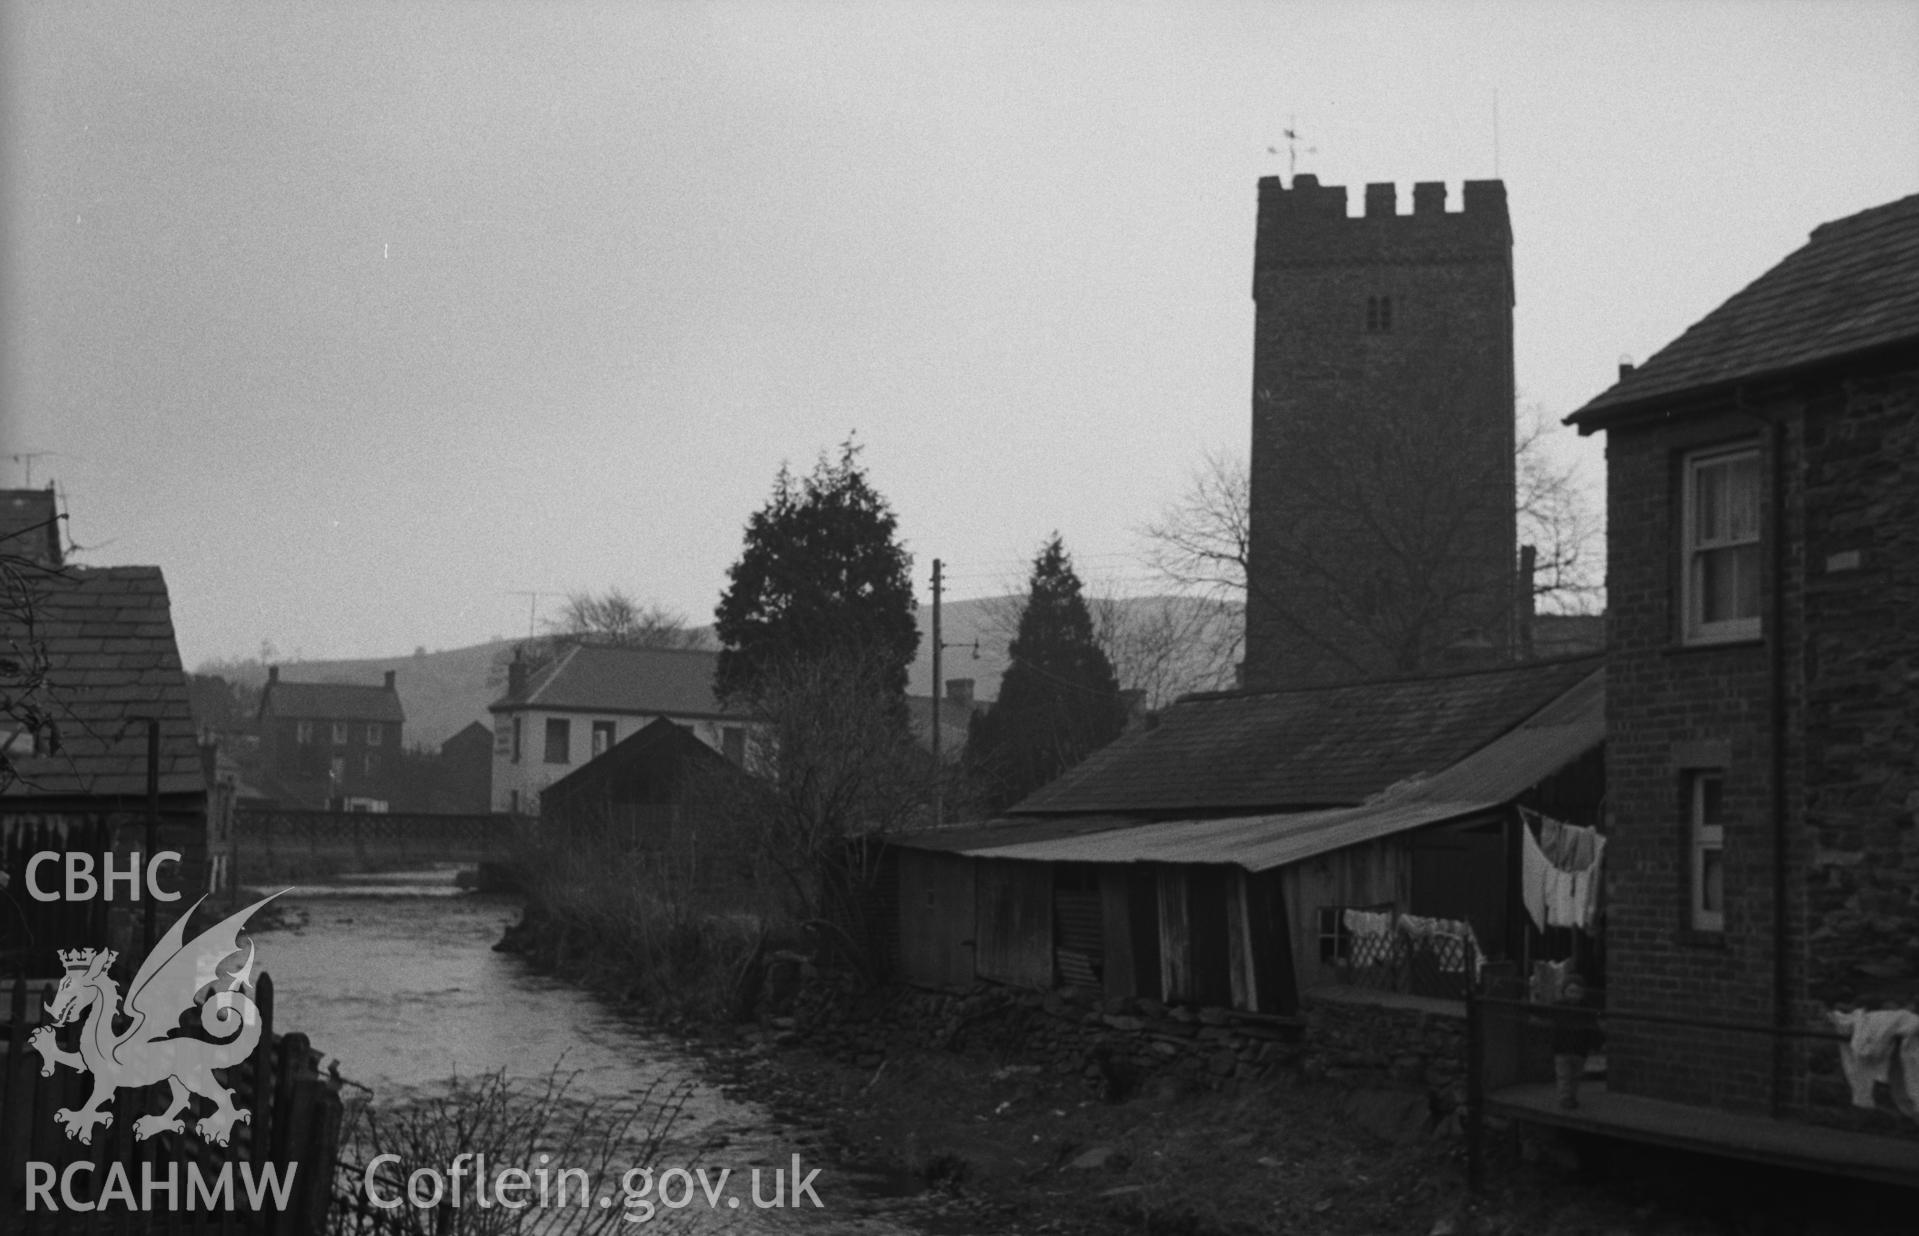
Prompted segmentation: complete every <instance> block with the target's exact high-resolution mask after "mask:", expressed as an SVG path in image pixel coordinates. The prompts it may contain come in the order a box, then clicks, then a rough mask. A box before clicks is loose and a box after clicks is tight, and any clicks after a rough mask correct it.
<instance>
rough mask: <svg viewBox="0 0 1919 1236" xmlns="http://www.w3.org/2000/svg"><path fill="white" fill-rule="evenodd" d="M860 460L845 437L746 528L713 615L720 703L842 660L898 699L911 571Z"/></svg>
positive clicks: (905, 661)
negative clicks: (803, 669)
mask: <svg viewBox="0 0 1919 1236" xmlns="http://www.w3.org/2000/svg"><path fill="white" fill-rule="evenodd" d="M859 449H860V448H859V447H858V446H857V445H855V444H854V442H853V441H852V440H851V439H850V438H849V439H848V440H847V441H846V442H844V443H842V444H841V446H840V453H839V458H838V459H837V460H829V459H828V458H826V456H825V455H822V456H821V457H820V460H819V462H818V463H817V464H816V465H815V466H814V468H813V472H812V474H811V475H810V476H806V477H804V478H796V477H795V476H794V475H793V474H792V472H791V471H790V470H789V469H787V468H785V467H782V468H781V469H780V472H779V476H778V478H777V479H776V480H775V481H774V483H773V496H772V498H771V499H770V500H769V501H768V502H767V504H766V506H764V507H763V508H761V509H760V510H758V511H756V512H754V513H753V516H752V518H751V519H749V520H748V521H747V525H746V543H745V546H744V548H743V549H742V550H741V553H740V559H739V561H738V562H736V563H734V564H733V566H732V567H731V568H730V569H729V571H728V572H727V574H728V577H729V579H730V581H731V582H730V583H729V584H728V585H727V589H726V592H725V594H724V595H723V596H722V597H721V598H720V604H719V608H718V609H717V610H715V611H714V616H715V618H716V619H717V621H716V622H715V624H714V633H715V634H716V635H718V637H719V640H720V644H721V650H720V658H719V668H718V670H717V672H716V677H715V683H714V685H715V688H716V690H717V691H718V693H719V694H720V695H721V696H722V697H732V698H737V699H743V698H746V697H748V696H750V695H751V694H752V693H753V691H754V689H755V686H756V684H757V683H759V682H761V681H763V680H765V679H766V678H767V677H768V676H769V675H774V674H778V673H781V672H783V671H784V670H785V669H787V668H790V667H791V666H793V665H794V664H796V663H799V662H801V661H806V660H811V659H819V658H827V657H844V656H847V655H849V654H851V655H855V656H857V657H859V658H860V659H862V660H870V661H871V662H872V663H874V664H875V665H876V666H877V672H876V674H875V676H874V679H873V680H874V681H875V682H876V683H877V684H878V685H879V688H880V689H881V690H883V691H884V692H886V693H887V694H889V695H890V696H892V697H893V698H895V699H897V700H900V701H903V700H904V698H905V694H906V669H907V666H908V665H910V664H912V661H913V654H914V653H915V652H917V651H918V650H919V638H920V637H919V627H918V625H917V624H916V623H915V621H914V619H913V610H914V608H915V605H916V602H915V601H914V599H913V579H912V562H913V560H912V558H911V556H910V555H908V554H907V552H906V550H905V549H904V548H902V547H901V546H900V544H899V541H898V539H897V535H896V534H897V531H898V525H899V521H898V520H897V519H896V518H895V517H894V515H893V511H892V508H891V507H889V506H888V505H887V502H886V499H885V498H883V497H881V496H880V495H879V494H878V493H876V492H875V491H874V489H873V487H872V486H871V485H870V484H869V483H868V482H867V479H866V473H865V471H864V470H863V469H862V468H861V467H860V466H859Z"/></svg>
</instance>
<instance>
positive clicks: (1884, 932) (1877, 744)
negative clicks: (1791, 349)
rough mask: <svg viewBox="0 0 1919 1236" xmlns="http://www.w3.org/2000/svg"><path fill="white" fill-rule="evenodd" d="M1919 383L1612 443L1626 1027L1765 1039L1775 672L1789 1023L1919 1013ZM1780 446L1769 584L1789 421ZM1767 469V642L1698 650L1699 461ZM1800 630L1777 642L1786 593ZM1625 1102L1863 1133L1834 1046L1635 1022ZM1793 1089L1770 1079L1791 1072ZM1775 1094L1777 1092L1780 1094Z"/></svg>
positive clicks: (1818, 390) (1910, 375) (1772, 994)
mask: <svg viewBox="0 0 1919 1236" xmlns="http://www.w3.org/2000/svg"><path fill="white" fill-rule="evenodd" d="M1914 386H1915V377H1914V371H1913V370H1912V369H1911V368H1907V369H1904V370H1884V369H1881V370H1880V371H1878V372H1876V373H1874V374H1869V375H1864V376H1861V375H1858V374H1855V375H1854V376H1851V377H1848V378H1846V379H1845V380H1840V379H1837V378H1833V377H1831V376H1828V377H1826V378H1824V379H1822V380H1816V381H1812V382H1810V383H1807V384H1803V385H1797V386H1779V387H1775V388H1771V389H1765V390H1748V391H1744V392H1742V393H1741V400H1742V402H1741V403H1740V405H1739V407H1738V410H1735V408H1734V406H1733V405H1732V404H1731V402H1730V401H1728V402H1726V403H1723V404H1721V405H1719V406H1717V407H1716V408H1715V407H1696V408H1690V409H1687V415H1685V416H1681V417H1673V418H1668V419H1665V420H1661V421H1658V422H1655V423H1653V424H1652V425H1651V426H1650V427H1619V428H1614V429H1612V430H1611V431H1610V432H1609V441H1608V444H1607V455H1608V468H1609V495H1608V520H1609V526H1610V533H1609V546H1608V549H1609V554H1608V572H1609V578H1608V600H1609V611H1608V620H1609V624H1610V627H1609V632H1608V635H1609V639H1610V646H1611V649H1612V660H1611V663H1610V666H1609V669H1608V687H1607V713H1608V716H1607V727H1608V740H1607V743H1608V749H1607V772H1608V796H1609V801H1610V805H1611V816H1612V819H1611V827H1612V832H1613V844H1612V848H1611V849H1610V850H1609V851H1608V854H1609V857H1610V858H1611V860H1612V863H1611V871H1610V873H1609V879H1608V885H1607V894H1608V906H1609V909H1608V921H1607V928H1606V930H1607V947H1608V952H1609V966H1610V978H1609V993H1608V1000H1609V1004H1610V1005H1611V1007H1612V1008H1613V1009H1615V1010H1618V1011H1621V1012H1632V1011H1641V1012H1653V1013H1661V1014H1670V1015H1678V1016H1699V1017H1710V1018H1715V1019H1722V1020H1727V1021H1734V1022H1740V1023H1746V1024H1751V1025H1758V1026H1767V1025H1771V1024H1772V1023H1773V1022H1774V1020H1775V1017H1776V1015H1777V1011H1776V1006H1775V998H1776V982H1775V968H1774V967H1775V952H1774V949H1775V934H1776V932H1775V901H1774V878H1775V874H1774V873H1775V870H1776V868H1775V852H1776V851H1775V846H1776V841H1775V836H1774V831H1773V829H1774V812H1775V804H1774V797H1773V782H1774V778H1775V771H1774V770H1775V762H1774V755H1773V667H1774V658H1775V656H1777V657H1778V658H1779V660H1780V664H1781V665H1782V666H1783V669H1784V702H1785V717H1786V724H1785V731H1784V733H1785V748H1784V756H1785V758H1784V761H1783V768H1784V807H1785V815H1786V834H1785V847H1786V850H1785V853H1786V864H1787V880H1786V913H1785V925H1786V940H1785V945H1784V948H1785V967H1786V968H1785V975H1786V985H1785V991H1786V996H1787V1011H1786V1017H1787V1020H1788V1022H1789V1023H1790V1024H1792V1025H1794V1026H1799V1027H1814V1026H1817V1025H1820V1024H1821V1022H1822V1018H1823V1013H1824V1011H1825V1010H1826V1009H1828V1008H1832V1007H1850V1006H1853V1005H1857V1004H1864V1005H1866V1006H1869V1007H1887V1006H1892V1005H1897V1004H1904V1003H1911V1002H1913V1001H1914V1000H1915V998H1919V893H1916V892H1915V890H1916V889H1919V826H1916V825H1915V814H1919V754H1916V753H1919V708H1915V704H1914V701H1915V699H1919V695H1915V693H1914V688H1915V686H1919V623H1916V622H1915V621H1914V620H1913V618H1912V615H1913V614H1914V613H1915V612H1919V428H1915V415H1914V413H1915V408H1914V394H1913V392H1914ZM1773 423H1779V424H1783V425H1784V427H1785V428H1784V439H1783V441H1784V453H1785V467H1784V474H1785V481H1784V490H1785V492H1784V507H1785V512H1784V516H1783V518H1784V525H1783V532H1784V535H1785V554H1784V563H1783V567H1784V570H1783V576H1782V577H1781V578H1780V579H1778V580H1775V579H1774V557H1773V538H1774V537H1775V536H1776V535H1778V533H1779V531H1780V529H1778V528H1775V527H1774V520H1775V518H1776V517H1777V516H1776V509H1775V503H1774V499H1773V493H1772V489H1773V485H1774V476H1775V471H1774V465H1773V457H1772V445H1773V441H1774V439H1773V436H1772V435H1773V430H1772V429H1771V427H1770V426H1771V424H1773ZM1737 441H1751V442H1754V443H1756V444H1758V445H1760V446H1761V447H1762V458H1761V472H1762V475H1763V477H1764V484H1765V490H1764V496H1763V499H1762V502H1763V509H1764V512H1765V515H1764V519H1763V524H1764V538H1765V541H1764V549H1763V550H1762V558H1763V559H1764V562H1765V569H1764V589H1763V594H1764V598H1765V599H1764V604H1763V608H1762V613H1763V615H1764V624H1765V627H1766V632H1765V635H1764V636H1763V637H1762V638H1761V639H1759V640H1755V641H1752V642H1748V643H1742V644H1737V645H1730V646H1717V647H1707V648H1689V647H1686V646H1684V645H1683V644H1682V643H1681V640H1680V632H1679V614H1678V612H1677V605H1678V592H1677V586H1676V585H1677V579H1678V573H1679V554H1678V512H1677V504H1678V501H1679V494H1680V460H1681V457H1682V456H1683V454H1684V452H1686V451H1688V450H1691V449H1695V448H1697V447H1701V446H1708V445H1716V444H1721V443H1725V444H1730V443H1733V442H1737ZM1776 587H1777V588H1779V589H1782V590H1783V593H1782V597H1781V600H1782V603H1783V610H1784V623H1783V631H1780V630H1775V627H1776V626H1778V625H1779V624H1778V623H1776V621H1775V612H1774V598H1775V588H1776ZM1780 639H1783V646H1780V645H1777V644H1776V643H1775V641H1778V640H1780ZM1694 768H1720V769H1723V771H1724V775H1725V785H1726V806H1727V810H1726V815H1727V822H1726V832H1725V872H1726V877H1725V878H1726V883H1725V887H1726V924H1725V930H1724V931H1723V932H1717V933H1702V932H1695V931H1692V930H1690V929H1689V927H1688V925H1687V911H1688V906H1689V902H1690V898H1689V895H1688V889H1687V884H1686V880H1687V875H1688V866H1689V861H1690V858H1689V850H1688V834H1687V830H1686V821H1687V812H1686V803H1685V801H1684V792H1685V790H1684V786H1685V774H1686V772H1687V771H1688V770H1689V769H1694ZM1609 1060H1610V1069H1611V1083H1612V1084H1613V1085H1614V1086H1616V1087H1618V1088H1619V1089H1621V1090H1626V1091H1631V1092H1634V1093H1642V1094H1652V1095H1658V1096H1661V1097H1667V1098H1675V1099H1680V1100H1683V1101H1688V1102H1696V1103H1705V1104H1711V1105H1715V1106H1722V1107H1727V1108H1731V1109H1735V1110H1761V1109H1764V1108H1766V1107H1768V1106H1769V1105H1771V1104H1772V1103H1773V1102H1774V1101H1775V1098H1776V1099H1777V1101H1778V1103H1779V1104H1780V1105H1781V1106H1782V1107H1783V1109H1785V1110H1787V1111H1789V1112H1794V1113H1801V1114H1804V1113H1807V1112H1808V1111H1809V1110H1810V1112H1811V1113H1812V1114H1815V1115H1819V1116H1821V1118H1827V1117H1835V1118H1850V1117H1848V1116H1846V1114H1845V1112H1844V1109H1843V1104H1844V1102H1845V1099H1846V1095H1845V1093H1844V1091H1843V1089H1842V1087H1841V1086H1840V1084H1839V1079H1838V1077H1837V1067H1836V1051H1835V1049H1834V1047H1833V1045H1832V1044H1830V1043H1825V1042H1808V1041H1804V1040H1796V1041H1792V1042H1790V1043H1789V1045H1788V1046H1787V1047H1785V1048H1784V1049H1782V1050H1781V1051H1780V1052H1779V1054H1778V1057H1777V1059H1775V1048H1774V1046H1773V1043H1772V1041H1771V1040H1770V1039H1769V1038H1768V1037H1767V1036H1763V1035H1750V1034H1740V1033H1736V1032H1732V1031H1707V1030H1676V1029H1674V1028H1671V1027H1664V1026H1651V1025H1646V1024H1643V1023H1641V1024H1638V1025H1635V1024H1633V1023H1631V1022H1629V1021H1619V1022H1616V1023H1615V1025H1614V1027H1613V1033H1612V1042H1611V1045H1610V1048H1609ZM1775 1071H1776V1074H1775ZM1775 1090H1776V1094H1775Z"/></svg>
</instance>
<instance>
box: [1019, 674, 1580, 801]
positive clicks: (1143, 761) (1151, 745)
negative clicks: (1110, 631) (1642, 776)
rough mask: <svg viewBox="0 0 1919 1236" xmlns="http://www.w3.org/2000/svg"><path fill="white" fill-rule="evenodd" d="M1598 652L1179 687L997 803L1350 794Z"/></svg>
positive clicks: (1429, 765) (1561, 688)
mask: <svg viewBox="0 0 1919 1236" xmlns="http://www.w3.org/2000/svg"><path fill="white" fill-rule="evenodd" d="M1602 660H1603V658H1600V657H1594V656H1587V657H1574V658H1567V659H1563V660H1557V661H1530V662H1523V663H1520V664H1517V665H1509V666H1501V667H1499V668H1497V669H1489V670H1480V671H1477V672H1474V673H1469V674H1450V675H1445V676H1439V677H1428V678H1404V679H1394V680H1389V681H1380V682H1365V683H1353V684H1348V685H1344V686H1334V687H1313V688H1306V689H1299V690H1290V691H1284V690H1282V691H1236V692H1217V693H1211V694H1205V695H1194V696H1187V697H1186V698H1184V699H1181V700H1179V701H1178V702H1176V703H1174V704H1172V705H1170V706H1168V707H1167V708H1165V709H1163V710H1162V711H1161V712H1160V714H1159V717H1158V721H1157V723H1156V724H1153V725H1150V726H1145V727H1141V728H1138V729H1135V730H1132V731H1130V732H1128V733H1126V734H1123V735H1121V736H1120V737H1119V738H1118V739H1116V740H1115V741H1114V742H1112V743H1111V744H1109V745H1108V746H1106V747H1104V748H1102V749H1101V750H1099V751H1096V752H1094V753H1093V754H1092V755H1091V756H1088V757H1087V758H1086V759H1085V760H1084V761H1083V762H1081V763H1080V764H1079V765H1078V766H1077V767H1075V768H1073V769H1071V770H1069V771H1068V772H1067V773H1066V774H1065V775H1064V776H1062V777H1060V778H1059V779H1058V780H1056V781H1054V782H1052V783H1051V784H1049V785H1046V786H1043V787H1041V788H1040V789H1039V790H1037V791H1036V792H1034V793H1033V794H1031V795H1029V796H1028V797H1027V798H1025V799H1023V800H1021V801H1020V802H1019V803H1017V804H1015V805H1014V806H1013V807H1012V808H1011V810H1010V811H1009V812H1008V814H1009V815H1058V814H1067V813H1071V814H1094V813H1102V812H1105V813H1119V814H1128V815H1135V816H1137V815H1146V814H1150V815H1156V816H1161V817H1175V818H1177V817H1180V816H1187V815H1214V814H1230V813H1242V814H1244V813H1250V812H1256V811H1304V810H1311V809H1313V808H1322V807H1338V806H1352V805H1356V804H1358V803H1361V802H1364V801H1365V800H1367V799H1368V798H1371V797H1372V796H1374V795H1375V794H1378V793H1379V792H1380V791H1382V790H1384V789H1386V788H1387V787H1388V786H1391V785H1393V784H1394V783H1396V782H1401V781H1406V780H1408V779H1410V778H1414V777H1421V776H1431V775H1433V774H1435V773H1437V772H1439V771H1440V770H1441V769H1444V768H1447V767H1449V766H1451V765H1453V764H1456V763H1458V762H1459V761H1460V760H1462V759H1464V758H1465V757H1466V756H1467V755H1469V754H1471V753H1472V752H1474V751H1477V750H1478V749H1480V748H1481V747H1484V746H1486V745H1487V744H1488V743H1490V742H1491V741H1492V740H1493V739H1495V738H1497V737H1499V736H1500V735H1502V734H1504V733H1506V732H1507V731H1509V730H1511V729H1513V728H1514V727H1516V726H1518V725H1519V724H1520V723H1521V722H1522V721H1524V720H1525V719H1526V718H1527V717H1529V716H1531V715H1532V714H1534V713H1536V712H1538V711H1539V710H1540V709H1541V708H1543V707H1545V706H1546V705H1547V704H1548V703H1550V702H1552V701H1553V700H1555V699H1558V698H1559V697H1561V696H1563V695H1565V694H1566V693H1567V692H1568V691H1570V690H1571V689H1572V688H1573V687H1574V686H1576V685H1577V684H1579V683H1580V682H1582V681H1583V680H1585V679H1586V678H1588V677H1589V676H1591V674H1592V673H1593V671H1594V670H1596V669H1597V668H1598V667H1599V666H1600V664H1601V663H1602Z"/></svg>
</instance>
